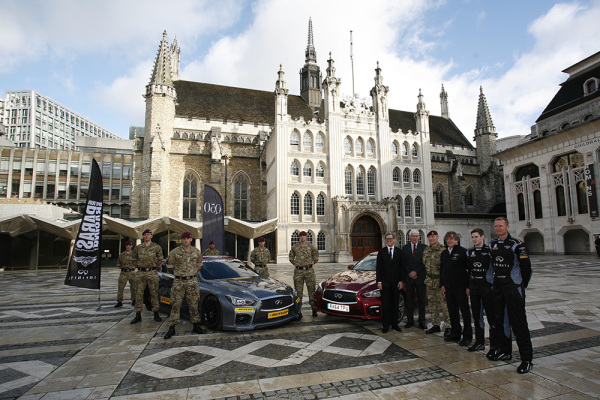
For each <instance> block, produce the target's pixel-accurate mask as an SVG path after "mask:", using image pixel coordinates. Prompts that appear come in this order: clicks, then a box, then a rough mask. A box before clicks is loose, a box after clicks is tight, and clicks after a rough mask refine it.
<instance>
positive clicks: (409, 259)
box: [402, 243, 427, 284]
mask: <svg viewBox="0 0 600 400" xmlns="http://www.w3.org/2000/svg"><path fill="white" fill-rule="evenodd" d="M426 248H427V246H426V245H424V244H423V243H417V252H416V253H415V256H414V257H413V253H412V243H408V244H405V245H404V246H402V253H403V254H404V258H405V262H404V270H405V274H406V279H410V280H411V281H415V283H419V284H422V283H425V275H426V274H427V272H426V270H425V264H423V251H425V249H426ZM412 271H415V272H416V273H417V279H416V280H414V279H412V278H411V277H409V276H408V274H410V273H411V272H412Z"/></svg>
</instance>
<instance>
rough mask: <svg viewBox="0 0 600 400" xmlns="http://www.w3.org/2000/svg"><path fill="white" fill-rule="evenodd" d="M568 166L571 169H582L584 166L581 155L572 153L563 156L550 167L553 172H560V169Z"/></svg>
mask: <svg viewBox="0 0 600 400" xmlns="http://www.w3.org/2000/svg"><path fill="white" fill-rule="evenodd" d="M568 165H570V166H572V167H573V168H579V167H583V166H584V163H583V154H581V153H577V152H573V153H569V154H565V155H564V156H561V157H559V158H558V159H556V161H555V162H554V163H553V164H552V167H553V169H554V171H553V172H561V171H562V169H563V168H564V167H566V166H568Z"/></svg>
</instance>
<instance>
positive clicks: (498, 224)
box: [494, 219, 509, 237]
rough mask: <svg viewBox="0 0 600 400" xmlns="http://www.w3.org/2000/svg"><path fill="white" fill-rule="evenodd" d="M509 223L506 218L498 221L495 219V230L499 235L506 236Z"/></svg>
mask: <svg viewBox="0 0 600 400" xmlns="http://www.w3.org/2000/svg"><path fill="white" fill-rule="evenodd" d="M508 228H509V225H508V224H507V223H506V221H505V220H503V219H499V220H498V221H494V231H496V235H498V236H499V237H504V236H506V234H507V233H508Z"/></svg>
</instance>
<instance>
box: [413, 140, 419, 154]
mask: <svg viewBox="0 0 600 400" xmlns="http://www.w3.org/2000/svg"><path fill="white" fill-rule="evenodd" d="M412 156H413V157H419V146H417V144H416V143H414V144H413V145H412Z"/></svg>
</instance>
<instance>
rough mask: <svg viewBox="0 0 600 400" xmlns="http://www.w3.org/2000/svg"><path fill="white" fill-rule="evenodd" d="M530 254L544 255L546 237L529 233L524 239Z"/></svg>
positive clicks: (536, 233) (537, 233)
mask: <svg viewBox="0 0 600 400" xmlns="http://www.w3.org/2000/svg"><path fill="white" fill-rule="evenodd" d="M523 241H524V242H525V247H526V248H527V251H528V252H529V254H544V236H542V234H541V233H539V232H537V231H536V232H528V233H527V234H526V235H525V237H523Z"/></svg>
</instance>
